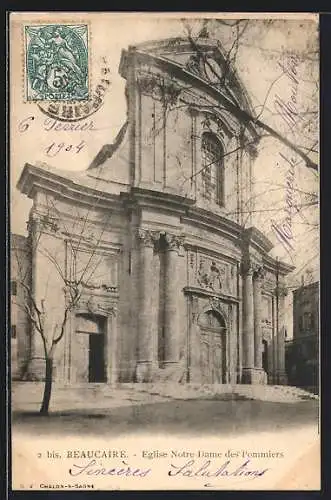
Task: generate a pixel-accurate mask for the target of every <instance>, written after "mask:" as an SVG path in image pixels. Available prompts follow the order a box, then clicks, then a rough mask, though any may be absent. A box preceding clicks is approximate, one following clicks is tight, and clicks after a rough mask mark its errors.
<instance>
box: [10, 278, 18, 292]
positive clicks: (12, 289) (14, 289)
mask: <svg viewBox="0 0 331 500" xmlns="http://www.w3.org/2000/svg"><path fill="white" fill-rule="evenodd" d="M10 293H11V295H17V281H14V280H12V281H11V282H10Z"/></svg>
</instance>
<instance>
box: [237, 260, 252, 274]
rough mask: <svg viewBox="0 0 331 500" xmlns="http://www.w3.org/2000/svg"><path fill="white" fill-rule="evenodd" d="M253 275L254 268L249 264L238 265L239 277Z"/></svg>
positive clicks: (247, 262)
mask: <svg viewBox="0 0 331 500" xmlns="http://www.w3.org/2000/svg"><path fill="white" fill-rule="evenodd" d="M253 273H254V266H253V265H252V263H251V262H249V261H246V262H241V264H240V274H241V276H252V275H253Z"/></svg>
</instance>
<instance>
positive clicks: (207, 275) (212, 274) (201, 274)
mask: <svg viewBox="0 0 331 500" xmlns="http://www.w3.org/2000/svg"><path fill="white" fill-rule="evenodd" d="M223 277H225V270H224V269H223V268H222V267H221V266H219V265H217V263H216V262H215V261H211V262H210V261H208V260H206V259H204V258H200V265H199V269H198V275H197V281H198V283H199V285H200V286H201V287H203V288H209V289H211V290H214V291H215V292H220V291H221V290H222V288H223Z"/></svg>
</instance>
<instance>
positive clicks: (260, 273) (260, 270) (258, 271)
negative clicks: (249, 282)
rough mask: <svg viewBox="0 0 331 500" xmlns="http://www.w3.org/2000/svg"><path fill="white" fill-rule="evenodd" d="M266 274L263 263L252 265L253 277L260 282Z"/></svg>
mask: <svg viewBox="0 0 331 500" xmlns="http://www.w3.org/2000/svg"><path fill="white" fill-rule="evenodd" d="M265 276H266V271H265V268H264V266H263V265H256V266H254V267H253V278H254V279H255V280H257V281H260V282H262V281H263V280H264V278H265Z"/></svg>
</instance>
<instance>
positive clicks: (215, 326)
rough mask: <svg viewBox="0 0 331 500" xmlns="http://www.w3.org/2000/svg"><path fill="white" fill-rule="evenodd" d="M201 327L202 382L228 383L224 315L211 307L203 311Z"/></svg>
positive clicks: (200, 319)
mask: <svg viewBox="0 0 331 500" xmlns="http://www.w3.org/2000/svg"><path fill="white" fill-rule="evenodd" d="M198 324H199V327H200V369H201V383H203V384H224V383H226V347H225V334H226V325H225V321H224V318H223V316H221V314H219V313H218V312H217V311H215V310H213V309H211V310H209V311H206V312H204V313H202V314H201V315H200V317H199V321H198Z"/></svg>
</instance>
